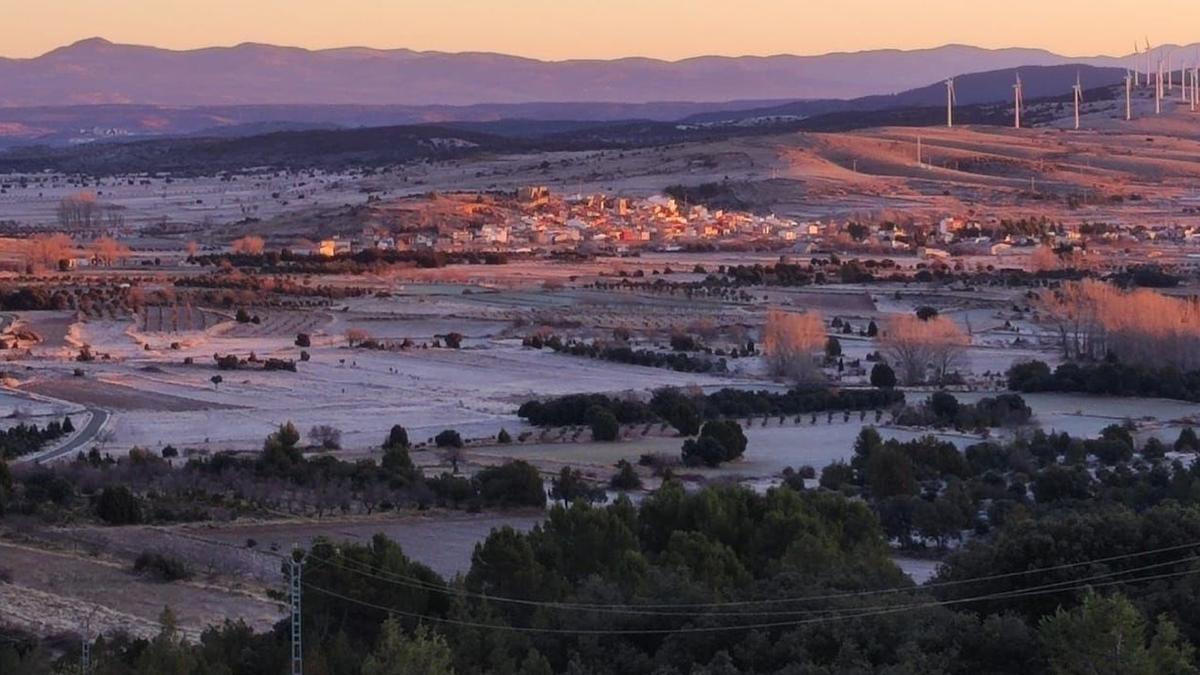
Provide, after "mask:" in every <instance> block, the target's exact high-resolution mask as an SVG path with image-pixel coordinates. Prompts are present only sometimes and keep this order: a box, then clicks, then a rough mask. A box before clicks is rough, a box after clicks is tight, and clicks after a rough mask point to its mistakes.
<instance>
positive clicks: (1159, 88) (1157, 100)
mask: <svg viewBox="0 0 1200 675" xmlns="http://www.w3.org/2000/svg"><path fill="white" fill-rule="evenodd" d="M1162 98H1163V62H1162V59H1159V60H1158V77H1156V78H1154V114H1155V115H1161V114H1162Z"/></svg>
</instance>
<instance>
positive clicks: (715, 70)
mask: <svg viewBox="0 0 1200 675" xmlns="http://www.w3.org/2000/svg"><path fill="white" fill-rule="evenodd" d="M1169 48H1170V47H1165V46H1164V47H1162V48H1160V49H1169ZM1065 63H1080V64H1086V65H1094V66H1102V67H1124V66H1125V65H1127V64H1128V63H1130V60H1129V59H1128V58H1127V57H1090V58H1072V57H1067V56H1062V55H1059V54H1054V53H1051V52H1048V51H1044V50H1037V49H998V50H990V49H981V48H978V47H969V46H964V45H947V46H943V47H937V48H934V49H921V50H912V51H899V50H876V51H864V52H856V53H834V54H824V55H819V56H793V55H777V56H768V57H749V56H746V57H724V56H701V57H696V58H690V59H684V60H681V61H662V60H656V59H648V58H624V59H615V60H610V61H600V60H569V61H539V60H535V59H528V58H521V57H516V56H508V55H503V54H486V53H459V54H450V53H443V52H416V51H411V50H407V49H394V50H379V49H365V48H343V49H328V50H317V51H311V50H306V49H298V48H292V47H277V46H273V45H264V44H241V45H237V46H233V47H211V48H205V49H195V50H189V51H173V50H167V49H159V48H155V47H145V46H137V45H122V44H114V43H111V42H108V41H107V40H103V39H99V38H93V39H89V40H84V41H81V42H77V43H75V44H72V45H69V46H66V47H62V48H59V49H56V50H54V51H51V52H49V53H47V54H44V55H42V56H38V57H35V58H29V59H11V58H9V59H0V82H3V83H4V86H3V87H2V88H0V106H5V107H13V106H26V107H28V106H65V105H87V104H114V103H122V104H124V103H135V104H153V105H162V106H202V105H203V106H212V105H235V106H236V105H278V104H305V105H312V104H339V105H342V104H344V105H458V106H461V105H473V104H479V103H532V102H581V101H582V102H611V103H646V102H652V101H730V100H738V99H743V100H746V99H758V100H762V99H825V98H838V99H845V98H857V97H861V96H869V95H876V94H888V93H893V92H898V91H905V90H908V89H912V88H914V87H919V86H923V85H926V84H928V83H930V82H935V81H938V80H941V79H943V78H945V77H948V76H952V75H959V74H962V73H970V72H983V71H991V70H1002V69H1006V68H1014V67H1018V66H1038V65H1062V64H1065Z"/></svg>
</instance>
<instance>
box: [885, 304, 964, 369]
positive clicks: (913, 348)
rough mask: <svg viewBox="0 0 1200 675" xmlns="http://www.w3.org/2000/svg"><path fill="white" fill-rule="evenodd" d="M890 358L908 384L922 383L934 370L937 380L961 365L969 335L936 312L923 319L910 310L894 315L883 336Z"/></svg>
mask: <svg viewBox="0 0 1200 675" xmlns="http://www.w3.org/2000/svg"><path fill="white" fill-rule="evenodd" d="M880 341H881V342H882V343H883V346H884V351H885V352H886V354H887V357H888V360H889V361H890V362H891V363H892V365H893V366H894V367H895V368H896V369H897V371H898V374H899V375H900V380H901V381H902V382H904V383H905V384H920V383H921V382H924V381H925V375H926V373H927V371H929V370H930V369H932V370H933V373H934V377H935V379H936V381H937V382H942V381H944V380H945V378H946V375H947V374H948V373H949V372H950V371H952V370H953V369H955V368H957V367H959V366H961V365H962V361H963V358H964V357H965V355H966V349H967V346H968V345H969V344H970V339H969V338H968V337H967V335H966V333H964V332H963V330H962V329H961V328H959V327H958V324H956V323H954V321H952V320H950V319H948V318H946V317H944V316H935V317H933V318H931V319H929V320H922V319H919V318H917V317H915V316H912V315H909V314H900V315H896V316H894V317H892V318H891V319H890V320H889V321H888V322H887V324H886V327H885V329H884V333H883V335H882V336H881V338H880Z"/></svg>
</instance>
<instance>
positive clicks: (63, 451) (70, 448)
mask: <svg viewBox="0 0 1200 675" xmlns="http://www.w3.org/2000/svg"><path fill="white" fill-rule="evenodd" d="M88 412H90V413H91V414H92V418H91V419H90V420H88V423H87V424H86V425H84V427H83V428H82V429H80V430H79V433H77V434H75V438H72V439H71V440H69V441H67V442H66V443H65V444H63V446H62V447H61V448H57V449H55V450H51V451H50V452H47V453H45V454H43V455H39V456H37V457H36V458H35V459H33V461H34V462H35V463H37V464H43V463H45V462H53V461H54V460H56V459H61V458H62V457H66V456H68V455H70V454H72V453H74V452H76V451H78V450H79V449H80V448H82V447H83V446H85V445H87V444H88V443H90V442H91V441H92V440H94V439H95V438H96V435H97V434H99V433H100V430H101V429H103V428H104V425H105V423H107V422H108V418H109V417H110V416H111V413H109V412H108V411H107V410H102V409H100V408H88Z"/></svg>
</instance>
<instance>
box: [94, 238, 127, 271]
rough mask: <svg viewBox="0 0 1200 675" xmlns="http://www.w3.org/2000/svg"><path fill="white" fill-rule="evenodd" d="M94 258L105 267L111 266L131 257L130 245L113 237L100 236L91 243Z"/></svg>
mask: <svg viewBox="0 0 1200 675" xmlns="http://www.w3.org/2000/svg"><path fill="white" fill-rule="evenodd" d="M89 250H90V251H91V253H92V258H93V259H94V260H95V261H96V262H97V263H99V264H101V265H104V266H105V267H111V266H113V265H115V264H117V263H119V262H122V261H124V260H126V259H127V258H129V256H130V255H132V254H131V252H130V250H129V247H128V246H126V245H125V244H122V243H121V242H119V241H117V240H116V239H113V238H112V237H100V238H99V239H96V240H95V241H93V242H92V243H91V245H90V246H89Z"/></svg>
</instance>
